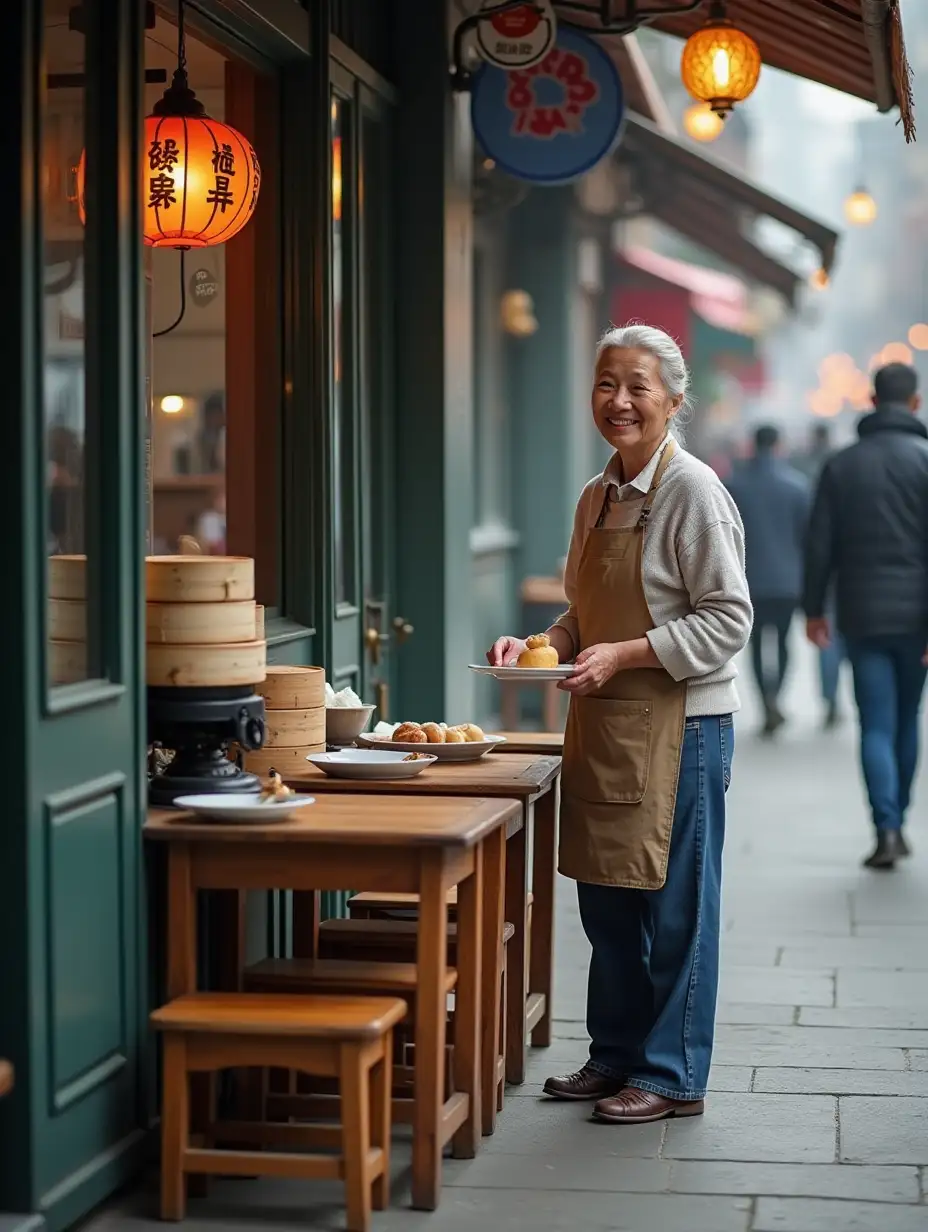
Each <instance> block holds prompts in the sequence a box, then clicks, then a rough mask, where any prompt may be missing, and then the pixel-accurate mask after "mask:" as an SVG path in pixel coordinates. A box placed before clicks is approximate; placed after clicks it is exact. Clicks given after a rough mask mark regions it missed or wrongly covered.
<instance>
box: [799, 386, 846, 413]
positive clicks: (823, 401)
mask: <svg viewBox="0 0 928 1232" xmlns="http://www.w3.org/2000/svg"><path fill="white" fill-rule="evenodd" d="M807 401H808V403H809V410H810V411H811V412H812V414H813V415H821V416H823V417H826V418H827V417H829V416H831V415H837V414H838V413H839V411H840V410H841V407H842V406H843V405H844V398H843V397H842V396H841V395H840V394H837V393H832V391H831V390H828V389H813V390H812V392H811V393H810V394H809V395H808V396H807Z"/></svg>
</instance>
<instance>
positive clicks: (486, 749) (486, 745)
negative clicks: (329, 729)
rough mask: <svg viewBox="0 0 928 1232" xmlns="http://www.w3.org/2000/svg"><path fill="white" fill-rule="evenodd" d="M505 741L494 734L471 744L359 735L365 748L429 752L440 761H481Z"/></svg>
mask: <svg viewBox="0 0 928 1232" xmlns="http://www.w3.org/2000/svg"><path fill="white" fill-rule="evenodd" d="M505 743H506V737H505V736H493V735H488V736H487V738H486V740H475V741H473V742H472V743H470V744H467V743H465V744H405V743H398V742H397V741H395V740H391V739H390V737H389V736H374V735H364V736H358V744H360V745H361V746H362V747H363V748H365V749H383V750H385V751H386V750H389V751H390V752H394V753H428V754H430V755H431V756H433V757H435V758H436V759H437V760H438V761H479V759H480V758H481V757H484V756H485V755H486V754H487V753H491V752H492V751H493V749H495V748H496V746H497V745H498V744H505ZM413 764H414V765H415V763H413Z"/></svg>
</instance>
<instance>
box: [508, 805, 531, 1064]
mask: <svg viewBox="0 0 928 1232" xmlns="http://www.w3.org/2000/svg"><path fill="white" fill-rule="evenodd" d="M531 810H532V806H531V805H530V804H526V805H525V806H524V808H523V825H522V826H521V828H520V829H519V831H518V832H517V833H516V834H514V835H513V836H512V838H511V839H510V840H509V842H508V843H507V844H506V919H507V920H508V921H509V923H510V924H511V925H512V926H513V928H514V929H515V935H514V936H513V938H512V940H511V941H510V942H509V951H508V954H507V963H508V965H507V970H506V1081H507V1082H512V1083H515V1084H516V1085H519V1084H520V1083H523V1082H524V1081H525V1059H526V1049H525V1044H526V1040H525V997H526V994H527V992H528V971H527V963H526V957H527V955H526V946H527V943H528V860H527V857H526V844H527V842H528V830H529V825H530V819H531V815H532V812H531Z"/></svg>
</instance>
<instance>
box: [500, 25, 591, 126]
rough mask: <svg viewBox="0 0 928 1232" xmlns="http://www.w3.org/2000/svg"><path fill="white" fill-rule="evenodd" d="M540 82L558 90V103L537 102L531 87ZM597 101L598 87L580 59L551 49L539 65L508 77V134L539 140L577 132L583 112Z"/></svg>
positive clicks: (568, 53)
mask: <svg viewBox="0 0 928 1232" xmlns="http://www.w3.org/2000/svg"><path fill="white" fill-rule="evenodd" d="M544 78H548V79H550V80H553V81H554V82H556V83H557V84H558V85H559V86H560V87H561V89H562V93H563V98H562V100H561V102H559V103H556V104H545V103H541V102H539V100H538V95H537V94H536V90H535V84H536V82H538V81H539V80H540V79H544ZM598 97H599V86H598V85H597V84H596V82H595V81H594V80H593V78H592V77H591V76H590V72H589V65H588V64H587V62H586V60H584V58H583V56H581V55H578V54H576V53H575V52H571V51H562V50H561V49H560V48H557V47H555V48H554V49H553V50H552V51H550V52H549V53H548V54H547V55H546V56H545V58H544V60H542V62H541V63H540V64H536V65H534V66H533V67H531V68H526V69H516V70H513V71H511V72H510V73H509V86H508V89H507V92H506V105H507V106H508V108H509V110H510V111H511V112H512V113H513V121H512V132H513V133H514V134H517V135H519V136H531V137H541V138H551V137H554V136H556V135H557V133H561V132H574V133H576V132H581V131H582V130H583V115H584V112H585V111H586V109H587V108H588V107H589V106H590V105H591V104H592V103H594V102H595V101H596V100H597V98H598Z"/></svg>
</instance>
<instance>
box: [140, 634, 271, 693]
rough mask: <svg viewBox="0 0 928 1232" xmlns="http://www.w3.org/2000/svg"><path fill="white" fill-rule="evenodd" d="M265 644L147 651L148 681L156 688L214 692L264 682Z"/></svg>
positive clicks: (152, 646) (169, 645)
mask: <svg viewBox="0 0 928 1232" xmlns="http://www.w3.org/2000/svg"><path fill="white" fill-rule="evenodd" d="M266 658H267V643H266V642H259V641H254V642H232V643H220V644H217V645H210V646H207V645H199V646H180V645H175V644H173V643H167V644H165V645H161V646H159V645H155V644H153V643H150V644H149V645H148V647H147V648H146V665H145V680H146V683H147V684H148V685H150V686H151V687H153V688H177V689H179V688H185V689H214V688H221V687H223V686H228V685H243V684H250V685H254V684H255V683H256V682H257V681H260V680H263V678H264V672H265V664H266Z"/></svg>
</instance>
